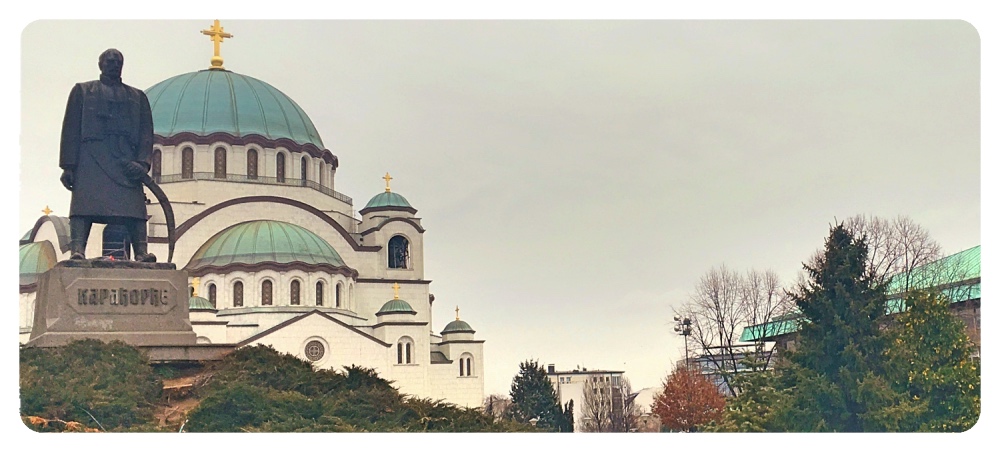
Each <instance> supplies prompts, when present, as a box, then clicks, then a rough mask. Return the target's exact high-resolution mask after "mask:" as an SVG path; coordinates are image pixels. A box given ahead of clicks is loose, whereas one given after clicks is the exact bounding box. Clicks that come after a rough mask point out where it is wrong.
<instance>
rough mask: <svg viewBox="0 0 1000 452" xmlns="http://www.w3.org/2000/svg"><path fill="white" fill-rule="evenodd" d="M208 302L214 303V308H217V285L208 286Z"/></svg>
mask: <svg viewBox="0 0 1000 452" xmlns="http://www.w3.org/2000/svg"><path fill="white" fill-rule="evenodd" d="M208 302H209V303H212V307H213V308H214V307H216V306H217V305H216V304H215V284H209V285H208Z"/></svg>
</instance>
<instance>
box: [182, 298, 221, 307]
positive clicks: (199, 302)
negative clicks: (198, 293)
mask: <svg viewBox="0 0 1000 452" xmlns="http://www.w3.org/2000/svg"><path fill="white" fill-rule="evenodd" d="M188 309H191V310H193V309H212V310H215V306H212V302H211V301H208V299H206V298H205V297H191V299H190V300H188Z"/></svg>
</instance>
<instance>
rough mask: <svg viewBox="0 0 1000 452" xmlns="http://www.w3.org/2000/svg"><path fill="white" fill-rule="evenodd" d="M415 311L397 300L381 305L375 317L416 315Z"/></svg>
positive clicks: (405, 303) (404, 302)
mask: <svg viewBox="0 0 1000 452" xmlns="http://www.w3.org/2000/svg"><path fill="white" fill-rule="evenodd" d="M416 313H417V311H414V310H413V307H412V306H410V304H409V303H407V302H406V301H405V300H400V299H399V298H396V299H393V300H389V301H387V302H385V304H384V305H382V309H379V310H378V312H376V313H375V315H380V314H416Z"/></svg>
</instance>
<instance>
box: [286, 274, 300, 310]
mask: <svg viewBox="0 0 1000 452" xmlns="http://www.w3.org/2000/svg"><path fill="white" fill-rule="evenodd" d="M288 295H289V298H290V300H291V301H290V302H289V303H291V304H293V305H298V304H299V281H298V280H294V281H292V284H291V287H289V288H288Z"/></svg>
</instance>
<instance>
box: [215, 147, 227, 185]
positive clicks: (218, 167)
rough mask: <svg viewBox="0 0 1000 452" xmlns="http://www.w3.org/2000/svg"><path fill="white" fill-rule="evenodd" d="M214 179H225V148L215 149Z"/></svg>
mask: <svg viewBox="0 0 1000 452" xmlns="http://www.w3.org/2000/svg"><path fill="white" fill-rule="evenodd" d="M215 178H216V179H225V178H226V148H223V147H218V148H215Z"/></svg>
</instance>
